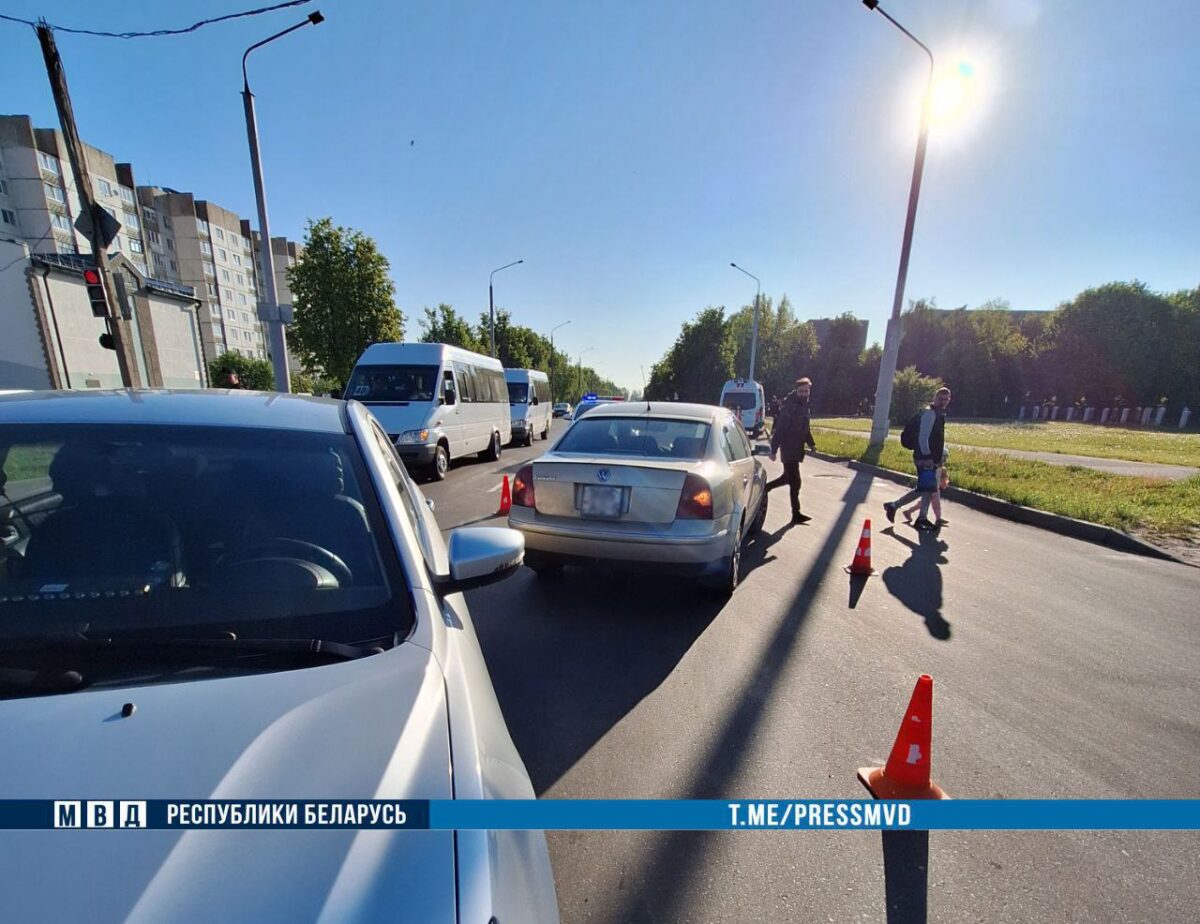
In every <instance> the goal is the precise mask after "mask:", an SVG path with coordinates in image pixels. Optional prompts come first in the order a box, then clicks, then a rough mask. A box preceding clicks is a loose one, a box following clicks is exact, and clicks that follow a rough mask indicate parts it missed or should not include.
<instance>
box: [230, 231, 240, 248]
mask: <svg viewBox="0 0 1200 924" xmlns="http://www.w3.org/2000/svg"><path fill="white" fill-rule="evenodd" d="M229 246H230V247H241V246H242V239H241V238H240V237H238V236H237V235H236V234H230V235H229Z"/></svg>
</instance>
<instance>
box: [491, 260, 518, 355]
mask: <svg viewBox="0 0 1200 924" xmlns="http://www.w3.org/2000/svg"><path fill="white" fill-rule="evenodd" d="M524 262H525V261H524V260H514V261H513V262H512V263H505V264H504V265H503V266H502V267H500V269H494V270H492V275H490V276H488V317H489V318H491V321H490V327H491V332H492V358H493V359H495V357H496V304H495V302H494V301H493V298H492V280H493V279H495V278H496V274H497V273H498V272H500V270H506V269H508V268H509V267H510V266H516V265H517V264H518V263H524Z"/></svg>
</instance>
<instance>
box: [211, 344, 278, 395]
mask: <svg viewBox="0 0 1200 924" xmlns="http://www.w3.org/2000/svg"><path fill="white" fill-rule="evenodd" d="M231 374H233V375H236V376H237V377H238V387H240V388H248V389H250V390H252V391H274V390H275V370H274V367H272V365H271V363H270V362H269V361H268V360H265V359H255V358H252V357H250V356H243V355H242V354H241V353H235V352H233V351H232V350H230V351H228V352H225V353H222V354H221V355H220V356H218V357H217V358H216V359H214V360H213V361H212V362H210V363H209V364H208V380H209V382H211V383H212V387H213V388H229V387H231V386H232V382H231V380H230V375H231Z"/></svg>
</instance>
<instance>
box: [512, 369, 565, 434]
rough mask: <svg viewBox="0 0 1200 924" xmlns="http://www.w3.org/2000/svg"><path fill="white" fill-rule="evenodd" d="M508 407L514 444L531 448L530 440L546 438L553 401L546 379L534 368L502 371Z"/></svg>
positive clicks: (543, 374) (551, 416)
mask: <svg viewBox="0 0 1200 924" xmlns="http://www.w3.org/2000/svg"><path fill="white" fill-rule="evenodd" d="M504 381H505V382H507V383H508V405H509V408H510V409H511V411H512V438H513V442H514V443H524V444H525V445H526V446H532V445H533V438H534V437H535V436H540V437H541V438H542V439H544V440H546V439H549V438H550V421H551V420H552V419H553V416H554V402H553V401H552V400H551V398H550V379H548V378H547V377H546V373H544V372H540V371H538V370H537V369H505V370H504Z"/></svg>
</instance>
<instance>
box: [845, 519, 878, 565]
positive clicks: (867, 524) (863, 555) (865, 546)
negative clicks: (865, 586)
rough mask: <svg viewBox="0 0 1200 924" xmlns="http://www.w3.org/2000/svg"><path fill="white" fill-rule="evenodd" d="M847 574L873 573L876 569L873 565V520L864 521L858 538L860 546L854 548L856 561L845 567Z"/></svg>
mask: <svg viewBox="0 0 1200 924" xmlns="http://www.w3.org/2000/svg"><path fill="white" fill-rule="evenodd" d="M845 571H846V573H847V574H864V575H872V574H874V573H875V569H874V568H872V567H871V521H870V520H869V519H867V520H864V521H863V529H862V536H861V537H859V540H858V548H856V549H855V550H854V561H852V562H851V563H850V567H849V568H846V569H845Z"/></svg>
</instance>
